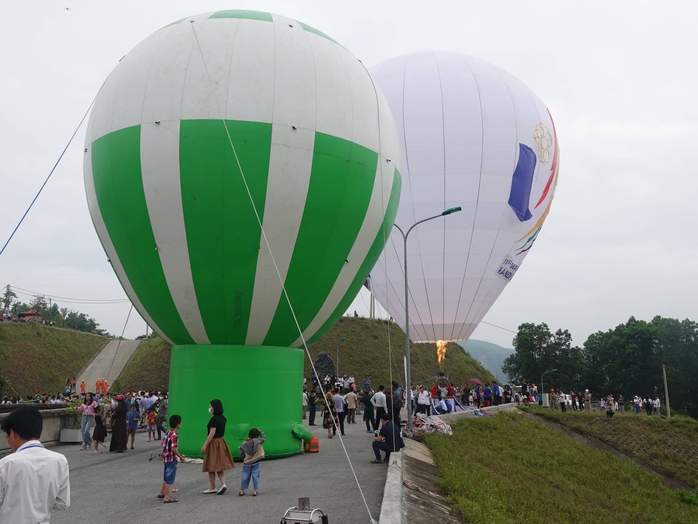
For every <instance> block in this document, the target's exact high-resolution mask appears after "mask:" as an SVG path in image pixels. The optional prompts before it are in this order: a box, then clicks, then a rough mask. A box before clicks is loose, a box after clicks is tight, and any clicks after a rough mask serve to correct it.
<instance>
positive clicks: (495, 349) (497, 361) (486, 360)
mask: <svg viewBox="0 0 698 524" xmlns="http://www.w3.org/2000/svg"><path fill="white" fill-rule="evenodd" d="M456 344H458V345H459V346H461V347H462V348H463V349H464V350H465V352H466V353H468V354H469V355H470V356H471V357H473V358H474V359H475V360H477V361H478V362H480V364H482V367H484V368H485V369H487V370H489V371H490V372H491V373H492V374H493V375H494V376H496V377H497V379H498V380H499V381H501V382H502V383H507V382H509V378H508V377H507V376H506V375H505V374H504V372H503V371H502V365H503V364H504V359H505V358H507V357H508V356H509V355H511V354H512V353H513V352H514V349H513V348H505V347H502V346H499V345H497V344H492V343H491V342H485V341H484V340H472V339H471V340H467V341H465V342H456Z"/></svg>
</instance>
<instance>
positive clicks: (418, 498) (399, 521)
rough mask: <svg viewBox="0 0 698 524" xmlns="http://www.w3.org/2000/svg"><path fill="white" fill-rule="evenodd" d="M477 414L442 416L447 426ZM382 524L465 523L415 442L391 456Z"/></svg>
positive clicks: (408, 441) (510, 406)
mask: <svg viewBox="0 0 698 524" xmlns="http://www.w3.org/2000/svg"><path fill="white" fill-rule="evenodd" d="M515 409H516V404H502V405H499V406H492V407H489V408H484V410H485V411H488V412H497V411H510V410H515ZM475 416H477V415H476V414H475V412H474V411H462V412H458V413H451V414H448V415H442V416H440V417H439V418H441V419H442V420H443V421H445V422H449V421H452V420H455V419H458V418H462V417H475ZM379 519H380V520H379V522H380V524H403V523H413V522H439V523H442V524H444V523H445V524H449V523H454V524H455V523H462V522H463V520H462V519H461V518H460V516H459V515H458V514H457V513H456V512H455V511H454V510H453V509H452V508H451V506H450V505H449V504H448V502H447V501H446V496H445V495H444V494H443V493H441V490H440V489H439V471H438V469H437V468H436V466H435V465H434V461H433V460H432V458H431V453H430V452H429V449H428V448H427V447H426V446H425V445H424V444H422V443H421V442H417V441H416V440H411V439H405V448H404V449H403V450H402V451H399V452H397V453H391V455H390V463H389V464H388V474H387V475H386V478H385V488H384V490H383V502H382V504H381V511H380V517H379Z"/></svg>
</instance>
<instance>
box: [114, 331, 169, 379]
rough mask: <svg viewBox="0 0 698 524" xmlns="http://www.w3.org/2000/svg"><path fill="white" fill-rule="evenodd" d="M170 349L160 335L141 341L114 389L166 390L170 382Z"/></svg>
mask: <svg viewBox="0 0 698 524" xmlns="http://www.w3.org/2000/svg"><path fill="white" fill-rule="evenodd" d="M170 349H171V348H170V346H169V344H168V343H167V342H165V341H164V340H162V339H161V338H160V337H155V338H151V339H148V340H144V341H143V342H141V344H140V346H138V349H136V352H135V353H134V354H133V356H132V357H131V360H129V361H128V364H126V367H125V368H124V370H123V371H122V372H121V375H119V378H117V379H116V380H115V381H114V384H113V385H112V391H131V390H136V391H139V390H148V391H153V390H155V391H166V390H167V387H168V384H169V383H170Z"/></svg>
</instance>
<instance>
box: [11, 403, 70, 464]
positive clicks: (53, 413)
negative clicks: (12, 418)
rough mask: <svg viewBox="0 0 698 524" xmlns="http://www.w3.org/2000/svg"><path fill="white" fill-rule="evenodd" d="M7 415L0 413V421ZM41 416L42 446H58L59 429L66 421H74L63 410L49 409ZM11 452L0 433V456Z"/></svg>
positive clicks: (42, 412) (59, 438)
mask: <svg viewBox="0 0 698 524" xmlns="http://www.w3.org/2000/svg"><path fill="white" fill-rule="evenodd" d="M7 415H8V413H0V421H2V420H3V419H4V418H5V417H6V416H7ZM41 416H42V417H43V419H44V428H43V430H42V432H41V439H40V440H41V442H42V443H43V444H44V445H49V446H50V445H54V444H58V443H59V442H60V440H61V428H62V427H64V425H65V424H66V422H67V421H68V419H74V418H75V417H74V416H73V415H68V413H67V412H66V410H65V409H51V410H46V411H41ZM10 452H12V449H11V448H10V446H9V445H8V444H7V439H6V438H5V434H4V433H2V432H0V456H2V455H6V454H8V453H10Z"/></svg>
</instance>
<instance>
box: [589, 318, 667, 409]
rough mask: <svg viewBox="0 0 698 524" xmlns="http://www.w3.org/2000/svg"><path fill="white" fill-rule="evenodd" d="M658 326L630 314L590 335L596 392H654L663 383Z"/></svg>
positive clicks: (592, 381)
mask: <svg viewBox="0 0 698 524" xmlns="http://www.w3.org/2000/svg"><path fill="white" fill-rule="evenodd" d="M659 348H660V344H659V340H658V329H657V326H656V325H655V324H653V323H649V322H645V321H644V320H637V319H636V318H635V317H630V319H628V322H627V323H625V324H620V325H619V326H616V328H615V329H612V330H609V331H606V332H598V333H594V334H592V335H590V336H589V338H588V339H587V341H586V342H585V343H584V350H583V354H584V358H585V359H586V361H587V375H586V383H587V387H589V389H590V390H592V391H593V394H594V396H596V395H608V394H613V395H616V396H617V395H619V394H623V396H625V397H626V398H628V396H631V395H654V393H655V388H656V387H658V386H659V385H660V384H661V372H662V366H661V362H660V360H661V359H660V357H659V355H660V351H659Z"/></svg>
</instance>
